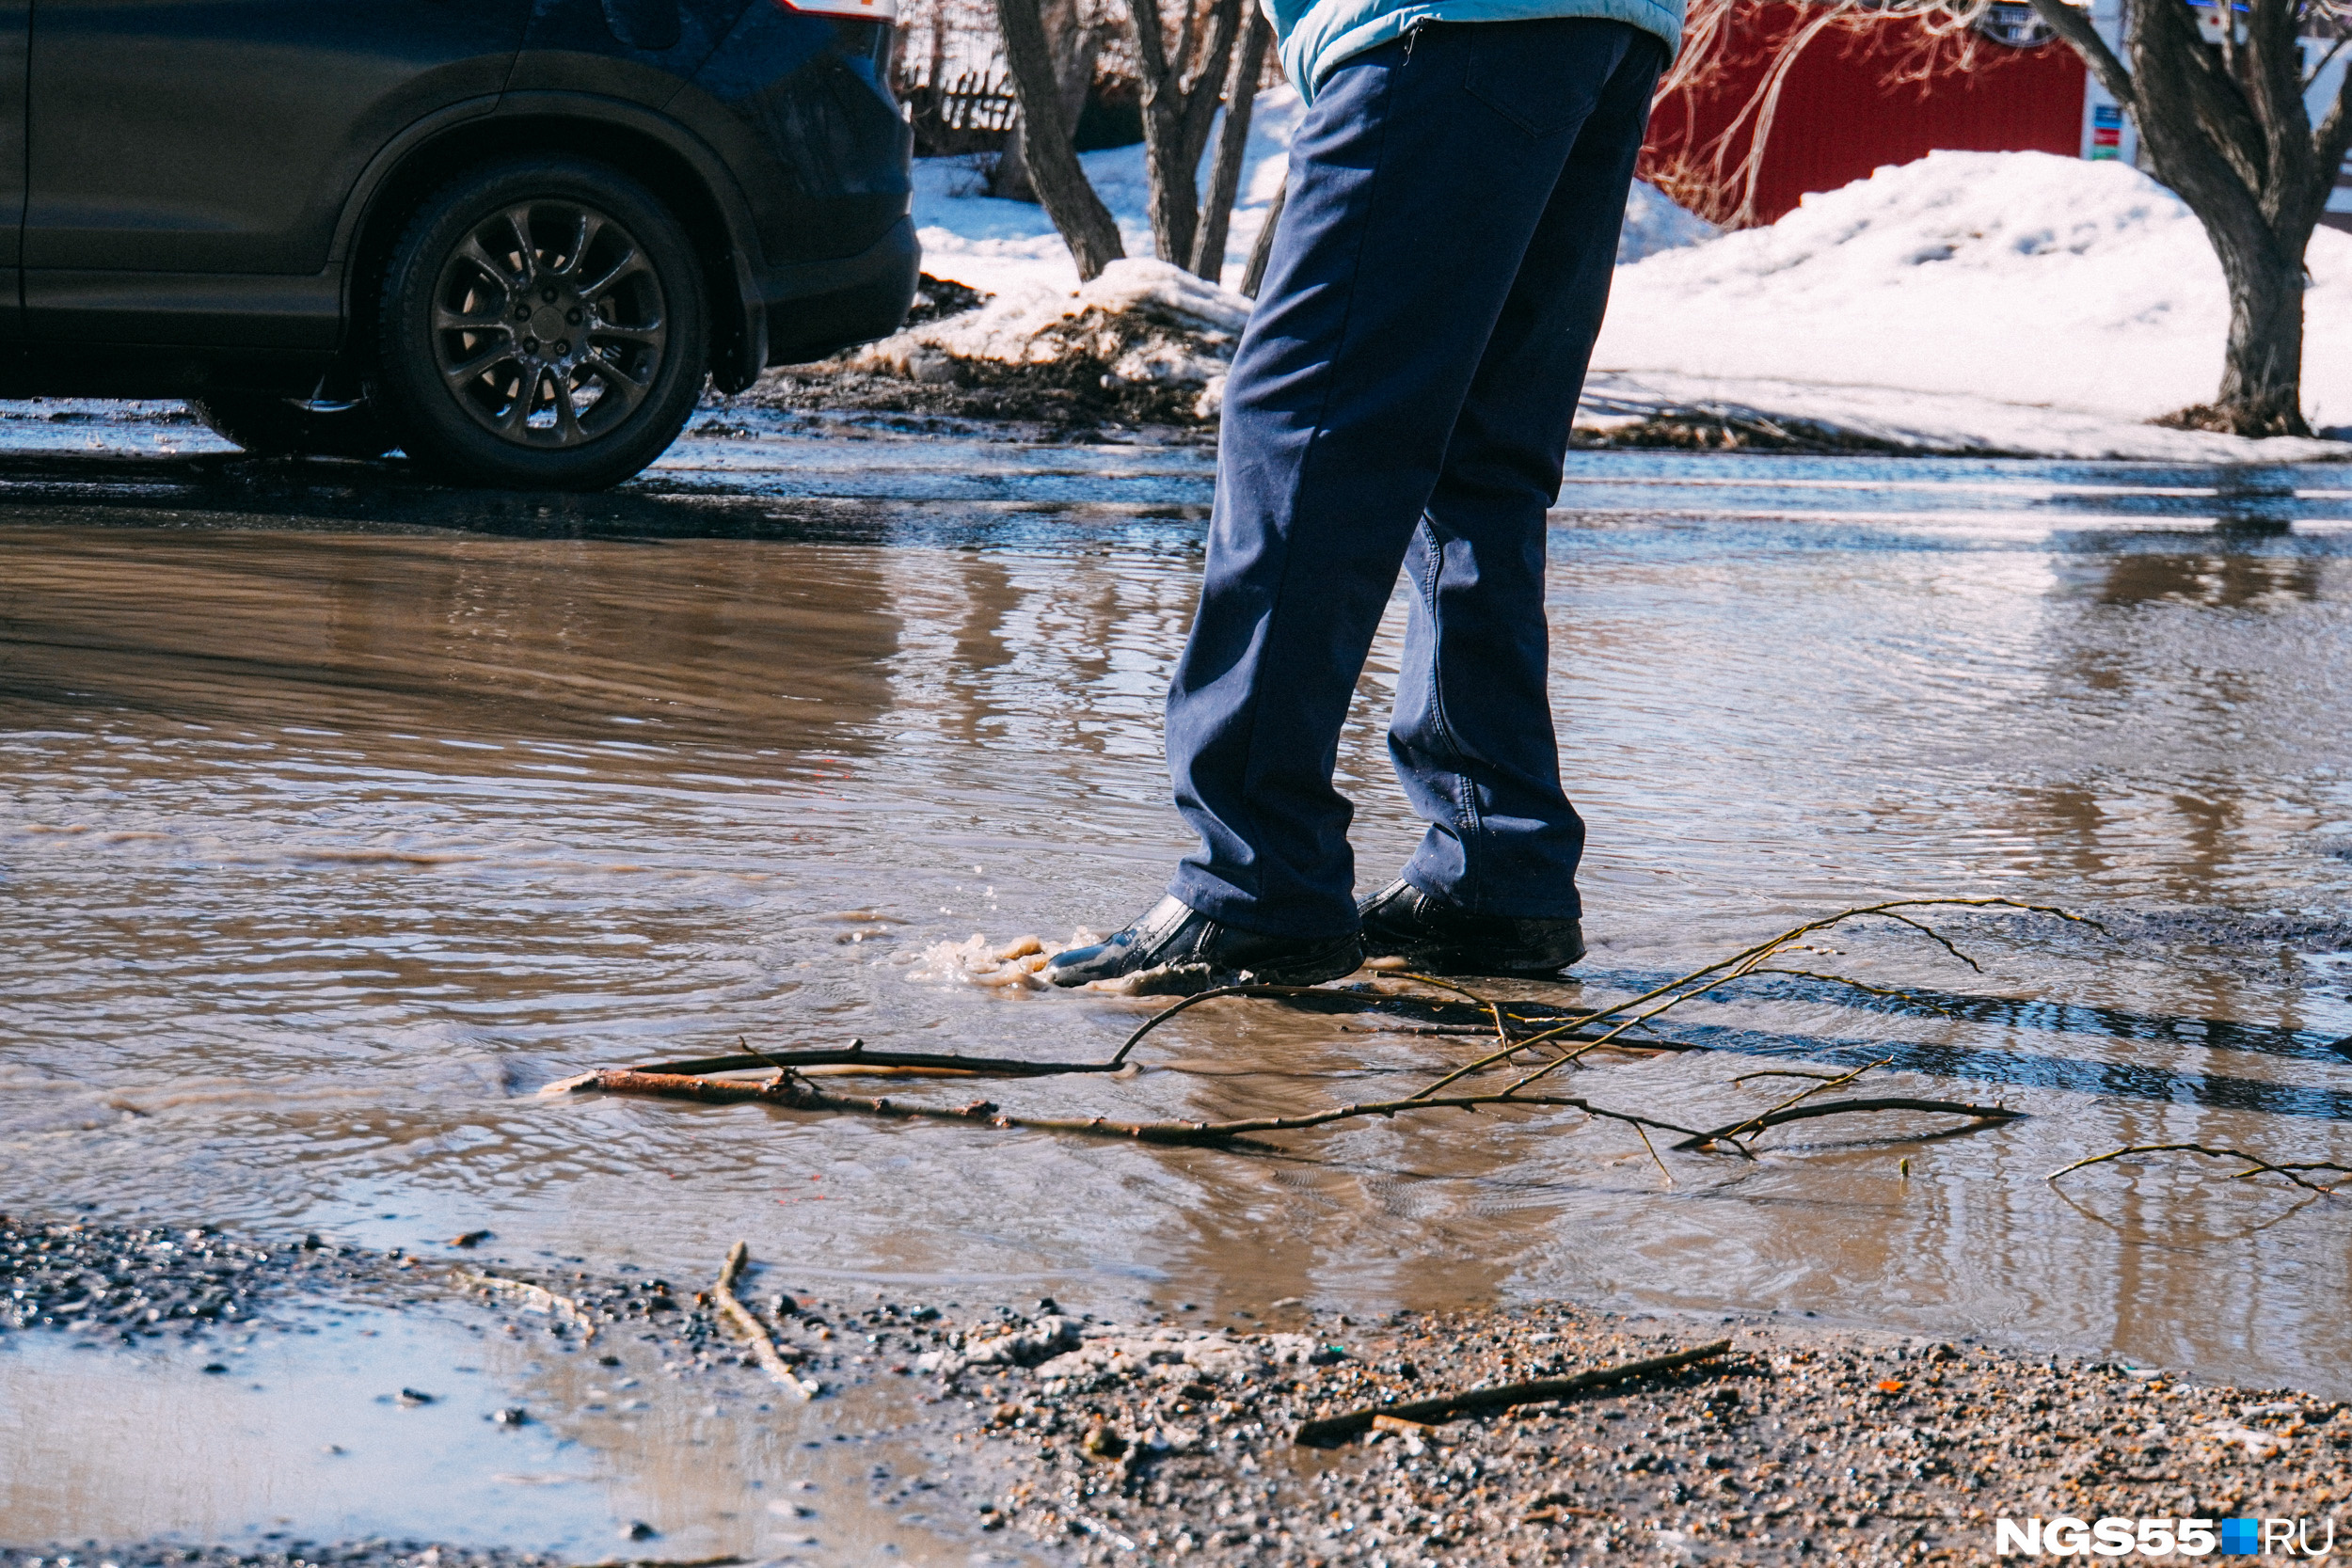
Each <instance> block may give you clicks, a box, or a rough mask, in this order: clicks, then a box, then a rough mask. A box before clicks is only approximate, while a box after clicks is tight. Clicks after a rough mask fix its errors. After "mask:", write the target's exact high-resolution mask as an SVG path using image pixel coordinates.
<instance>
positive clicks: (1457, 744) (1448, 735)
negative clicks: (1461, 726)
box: [1419, 513, 1485, 910]
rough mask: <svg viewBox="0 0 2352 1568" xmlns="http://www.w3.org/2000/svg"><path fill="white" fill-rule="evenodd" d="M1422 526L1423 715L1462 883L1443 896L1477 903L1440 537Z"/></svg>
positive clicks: (1473, 830) (1429, 524) (1473, 831)
mask: <svg viewBox="0 0 2352 1568" xmlns="http://www.w3.org/2000/svg"><path fill="white" fill-rule="evenodd" d="M1421 529H1422V532H1424V533H1425V534H1427V535H1428V538H1429V544H1430V550H1429V565H1428V568H1427V570H1426V571H1424V572H1423V573H1422V581H1421V583H1420V585H1419V586H1420V588H1421V602H1422V611H1423V613H1425V614H1426V615H1427V616H1428V617H1429V717H1430V721H1431V724H1432V727H1433V728H1434V729H1435V730H1436V731H1437V735H1438V741H1439V742H1440V744H1441V745H1442V746H1443V747H1444V753H1445V755H1444V760H1445V761H1446V762H1447V763H1450V764H1452V765H1453V766H1452V767H1450V768H1448V769H1447V771H1448V772H1449V773H1450V774H1451V775H1452V777H1451V778H1449V779H1448V780H1447V789H1446V793H1447V794H1449V795H1451V796H1452V797H1453V798H1454V833H1455V834H1456V835H1457V836H1458V837H1459V838H1460V840H1461V845H1462V885H1461V886H1460V887H1458V888H1455V889H1453V890H1451V892H1450V893H1449V894H1448V898H1449V900H1450V901H1451V902H1453V903H1454V904H1458V905H1460V906H1461V907H1462V908H1464V909H1469V910H1474V909H1476V908H1477V907H1478V863H1477V861H1476V860H1475V859H1474V858H1473V857H1472V855H1471V853H1470V849H1471V846H1472V844H1473V843H1474V842H1475V840H1476V839H1477V837H1478V835H1479V834H1480V833H1481V832H1484V831H1485V828H1484V824H1483V823H1482V821H1481V819H1480V817H1479V815H1478V804H1477V801H1476V800H1475V799H1474V798H1473V797H1472V794H1471V790H1470V777H1469V774H1468V773H1467V771H1466V770H1465V769H1464V768H1462V767H1461V766H1460V764H1461V762H1462V742H1461V739H1460V737H1459V736H1456V735H1455V734H1454V724H1453V721H1451V720H1449V719H1448V718H1447V717H1446V711H1445V657H1444V656H1445V635H1444V633H1445V625H1444V623H1443V622H1442V621H1441V620H1439V619H1438V586H1439V585H1440V584H1441V583H1442V582H1443V581H1444V580H1445V541H1444V540H1443V539H1442V538H1440V537H1439V536H1438V529H1437V525H1436V524H1435V523H1434V522H1433V521H1432V520H1431V519H1430V517H1429V515H1428V514H1427V513H1423V514H1422V519H1421Z"/></svg>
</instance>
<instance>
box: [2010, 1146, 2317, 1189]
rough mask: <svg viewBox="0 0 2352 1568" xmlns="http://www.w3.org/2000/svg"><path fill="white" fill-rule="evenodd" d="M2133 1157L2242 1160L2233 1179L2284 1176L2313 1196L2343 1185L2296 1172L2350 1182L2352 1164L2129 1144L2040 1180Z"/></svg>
mask: <svg viewBox="0 0 2352 1568" xmlns="http://www.w3.org/2000/svg"><path fill="white" fill-rule="evenodd" d="M2135 1154H2201V1155H2203V1156H2204V1157H2205V1158H2206V1159H2209V1160H2243V1161H2245V1162H2246V1164H2247V1168H2246V1169H2245V1170H2242V1171H2238V1172H2235V1173H2234V1175H2233V1180H2245V1179H2246V1178H2248V1177H2249V1176H2283V1177H2285V1178H2286V1179H2287V1180H2289V1181H2292V1182H2294V1183H2295V1184H2296V1186H2298V1187H2301V1188H2304V1189H2306V1190H2307V1191H2310V1192H2314V1193H2328V1194H2333V1193H2334V1192H2335V1191H2336V1189H2337V1188H2339V1187H2341V1186H2343V1185H2344V1182H2342V1181H2330V1182H2318V1181H2306V1180H2303V1179H2302V1178H2301V1177H2300V1176H2298V1175H2296V1172H2297V1171H2307V1170H2311V1171H2319V1170H2326V1171H2337V1172H2340V1173H2342V1174H2343V1175H2344V1176H2345V1177H2346V1178H2347V1179H2352V1165H2339V1164H2335V1163H2333V1162H2332V1161H2328V1160H2288V1161H2270V1160H2265V1159H2264V1158H2263V1157H2262V1156H2261V1155H2259V1154H2249V1153H2248V1152H2247V1151H2246V1150H2245V1149H2242V1148H2214V1147H2212V1146H2210V1145H2207V1144H2131V1145H2128V1146H2126V1147H2124V1148H2111V1149H2109V1150H2107V1152H2106V1153H2105V1154H2093V1155H2091V1156H2090V1158H2088V1159H2083V1160H2077V1161H2075V1162H2074V1164H2071V1165H2060V1166H2059V1167H2058V1169H2056V1170H2054V1171H2052V1172H2051V1173H2050V1174H2049V1175H2048V1176H2047V1177H2045V1178H2044V1179H2043V1180H2049V1181H2056V1180H2058V1178H2059V1177H2061V1176H2064V1175H2066V1174H2067V1173H2068V1172H2070V1171H2078V1170H2081V1169H2082V1168H2083V1167H2084V1166H2086V1165H2104V1164H2106V1163H2107V1162H2108V1161H2110V1160H2123V1159H2128V1158H2130V1157H2131V1156H2133V1155H2135Z"/></svg>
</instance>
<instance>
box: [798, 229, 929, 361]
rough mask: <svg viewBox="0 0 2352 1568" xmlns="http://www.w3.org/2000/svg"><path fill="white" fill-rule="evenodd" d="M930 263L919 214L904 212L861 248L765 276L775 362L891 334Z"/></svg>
mask: <svg viewBox="0 0 2352 1568" xmlns="http://www.w3.org/2000/svg"><path fill="white" fill-rule="evenodd" d="M922 265H923V246H922V244H921V242H919V241H917V240H916V239H915V237H914V219H913V218H912V217H902V218H900V219H899V220H898V222H897V223H895V224H893V225H892V226H891V228H890V230H889V231H888V232H887V233H885V234H884V235H882V238H881V239H879V240H877V241H875V242H874V244H872V245H868V246H867V247H866V249H865V250H863V251H861V252H859V253H858V254H857V255H855V256H844V257H840V258H838V259H836V260H834V261H790V262H787V263H785V264H783V265H781V266H777V267H774V268H771V269H770V271H769V272H768V273H767V274H766V276H765V277H761V278H760V279H759V280H758V291H759V295H760V301H761V304H762V306H763V308H764V312H765V315H766V317H767V328H768V330H767V340H768V347H767V363H768V364H771V365H804V364H807V363H808V362H809V361H810V360H812V359H822V358H823V357H824V356H827V355H829V354H833V353H836V352H838V351H839V350H841V349H845V348H848V347H849V346H850V344H852V343H865V342H871V341H873V340H875V339H876V338H887V337H888V336H890V334H892V333H893V332H896V331H898V324H899V323H901V322H903V321H905V320H906V315H907V307H908V306H909V305H911V304H913V303H914V289H915V279H916V277H917V275H918V274H919V273H920V272H921V271H922Z"/></svg>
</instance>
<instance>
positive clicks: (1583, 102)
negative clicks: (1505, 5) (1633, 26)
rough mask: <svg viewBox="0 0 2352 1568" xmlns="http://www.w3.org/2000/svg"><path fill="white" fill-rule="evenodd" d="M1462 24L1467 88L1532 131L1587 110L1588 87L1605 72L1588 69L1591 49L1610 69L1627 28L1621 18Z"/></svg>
mask: <svg viewBox="0 0 2352 1568" xmlns="http://www.w3.org/2000/svg"><path fill="white" fill-rule="evenodd" d="M1462 25H1463V26H1464V27H1465V29H1466V30H1467V31H1468V33H1469V35H1470V37H1469V40H1468V42H1469V45H1470V47H1469V49H1468V50H1467V51H1466V53H1467V54H1468V55H1469V56H1470V65H1469V73H1468V76H1467V79H1466V80H1465V82H1464V86H1465V87H1467V88H1468V89H1469V91H1470V96H1471V97H1472V98H1475V99H1477V100H1478V101H1479V102H1480V103H1484V104H1486V106H1487V107H1488V108H1490V109H1492V110H1494V111H1495V112H1496V113H1497V114H1499V115H1501V116H1502V118H1503V119H1507V120H1509V121H1510V122H1511V123H1512V124H1513V125H1516V126H1518V128H1519V129H1520V130H1521V131H1523V132H1525V133H1526V134H1527V135H1531V136H1534V137H1538V138H1540V137H1544V136H1549V135H1554V134H1555V133H1557V132H1560V131H1564V130H1565V129H1567V128H1568V127H1570V126H1572V125H1577V124H1581V122H1582V121H1583V119H1584V117H1585V116H1587V115H1589V114H1591V113H1592V111H1593V103H1594V92H1593V89H1594V87H1596V86H1597V84H1598V83H1600V82H1603V81H1606V80H1608V77H1609V71H1608V70H1603V71H1595V70H1594V69H1593V65H1594V63H1595V62H1594V61H1593V58H1592V56H1593V55H1595V54H1606V55H1608V56H1609V59H1608V61H1607V64H1608V66H1609V67H1610V68H1612V69H1613V68H1614V66H1615V64H1616V58H1617V56H1618V55H1622V54H1623V52H1624V48H1625V40H1624V38H1623V36H1622V35H1623V34H1624V32H1625V31H1626V30H1627V29H1626V26H1625V24H1623V23H1621V22H1609V21H1604V20H1601V19H1598V18H1588V17H1553V18H1543V19H1539V20H1536V21H1532V22H1471V23H1465V24H1462Z"/></svg>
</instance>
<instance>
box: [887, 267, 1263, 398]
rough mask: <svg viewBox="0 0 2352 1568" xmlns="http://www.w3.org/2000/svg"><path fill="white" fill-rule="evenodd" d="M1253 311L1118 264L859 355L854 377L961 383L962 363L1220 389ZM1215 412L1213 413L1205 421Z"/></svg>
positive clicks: (1166, 272)
mask: <svg viewBox="0 0 2352 1568" xmlns="http://www.w3.org/2000/svg"><path fill="white" fill-rule="evenodd" d="M1248 320H1249V301H1248V299H1246V298H1244V297H1243V296H1241V295H1240V294H1237V293H1232V292H1231V291H1229V290H1226V289H1221V288H1219V287H1217V286H1216V284H1214V283H1209V282H1205V281H1203V280H1202V279H1200V278H1198V277H1193V276H1192V275H1191V274H1190V273H1188V272H1186V271H1184V269H1183V268H1182V267H1173V266H1170V265H1168V263H1167V262H1166V261H1143V260H1138V259H1133V258H1131V259H1129V260H1127V261H1113V262H1112V263H1111V264H1110V265H1109V266H1107V267H1105V268H1104V269H1103V274H1102V276H1101V277H1097V278H1095V279H1094V280H1093V281H1092V282H1090V283H1088V284H1086V285H1084V286H1083V287H1080V288H1077V289H1074V290H1069V291H1058V290H1056V289H1054V288H1052V287H1050V286H1048V285H1046V284H1043V283H1038V282H1030V283H1025V284H1024V285H1022V286H1021V287H1019V288H1018V289H1016V290H1015V291H1014V292H1012V293H1009V294H1001V295H998V296H997V297H996V298H994V299H993V300H991V301H989V302H988V303H987V304H985V305H983V306H982V307H981V308H980V309H977V310H966V311H964V312H962V313H961V314H960V315H953V316H944V317H941V318H940V319H938V320H936V321H929V322H924V323H922V324H921V325H916V326H912V327H909V328H907V329H906V330H905V331H903V332H900V333H898V334H897V335H896V336H894V337H889V338H885V339H883V340H882V341H880V342H878V343H871V344H868V345H867V346H866V347H865V348H863V349H859V350H857V351H856V352H855V353H853V354H851V355H850V356H849V357H848V358H847V359H846V360H844V361H843V364H844V368H845V369H848V370H851V371H870V372H883V373H886V374H891V375H898V376H904V377H905V378H907V379H908V380H911V381H933V382H949V381H954V380H956V379H957V371H956V364H955V362H956V361H957V360H986V361H994V362H996V363H999V364H1007V365H1061V364H1066V363H1068V362H1070V361H1072V360H1073V359H1078V358H1081V357H1084V358H1089V359H1091V360H1094V361H1099V362H1100V363H1101V364H1102V365H1103V366H1104V369H1103V371H1102V372H1100V373H1101V374H1102V375H1103V376H1104V378H1105V381H1104V384H1105V385H1118V384H1124V385H1139V386H1156V387H1184V388H1203V389H1208V388H1210V384H1211V383H1212V382H1215V383H1216V386H1217V387H1219V388H1221V387H1222V385H1223V382H1224V372H1225V368H1226V366H1227V365H1228V364H1229V363H1230V362H1231V361H1232V356H1233V348H1234V345H1235V343H1236V341H1238V340H1239V339H1240V337H1241V329H1242V327H1243V325H1246V324H1247V323H1248ZM1214 412H1215V405H1214V404H1210V405H1209V407H1208V408H1207V409H1206V410H1204V411H1203V413H1204V417H1205V415H1206V414H1208V413H1214Z"/></svg>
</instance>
